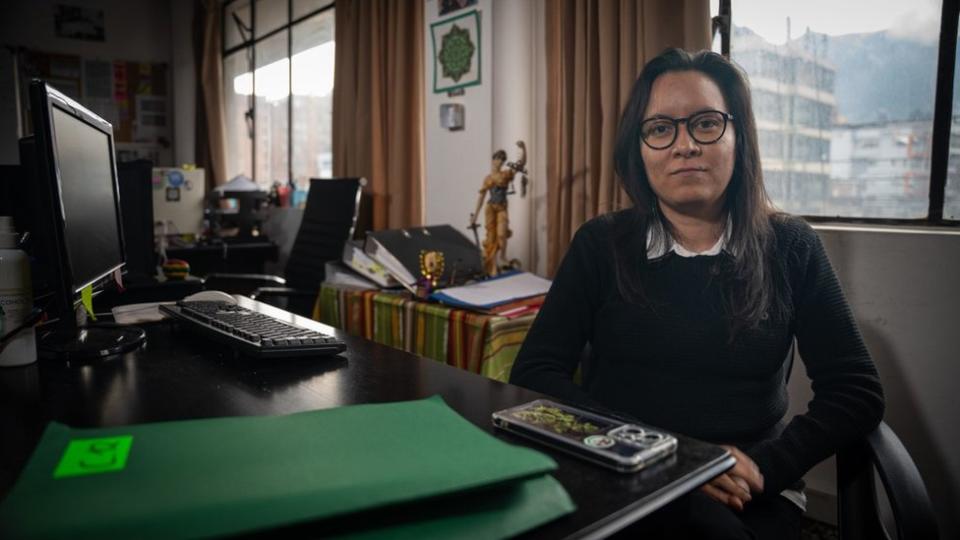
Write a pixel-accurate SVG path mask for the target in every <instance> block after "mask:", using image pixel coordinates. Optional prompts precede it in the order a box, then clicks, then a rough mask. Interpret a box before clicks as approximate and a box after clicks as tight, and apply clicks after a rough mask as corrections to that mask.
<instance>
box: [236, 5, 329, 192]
mask: <svg viewBox="0 0 960 540" xmlns="http://www.w3.org/2000/svg"><path fill="white" fill-rule="evenodd" d="M222 9H223V25H224V27H223V73H224V93H225V95H224V104H225V110H226V115H227V121H226V123H227V140H226V147H227V177H228V178H233V177H235V176H237V175H244V176H247V177H250V178H251V179H252V180H254V181H255V182H257V183H258V184H259V185H260V186H261V187H263V188H269V187H270V186H271V185H272V184H273V183H274V182H280V183H287V182H288V181H292V182H293V183H295V184H296V185H297V186H298V187H300V188H302V189H307V188H308V187H309V179H310V178H316V177H330V176H332V175H333V165H332V155H333V153H332V139H331V129H332V112H333V62H334V12H333V0H228V1H226V2H224V3H223V8H222Z"/></svg>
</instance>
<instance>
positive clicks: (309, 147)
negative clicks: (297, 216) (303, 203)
mask: <svg viewBox="0 0 960 540" xmlns="http://www.w3.org/2000/svg"><path fill="white" fill-rule="evenodd" d="M333 20H334V17H333V11H325V12H323V13H320V14H319V15H315V16H313V17H311V18H309V19H307V20H305V21H303V22H300V23H298V24H296V25H294V27H293V57H292V58H293V79H292V83H293V110H294V114H293V118H292V119H291V121H292V122H293V177H294V181H295V182H296V183H297V186H298V187H300V188H302V189H308V187H309V180H310V178H330V177H331V176H333V146H332V142H331V127H332V125H333V118H332V115H333V58H334V54H333V53H334V42H333V24H334V23H333Z"/></svg>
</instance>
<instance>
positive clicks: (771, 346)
mask: <svg viewBox="0 0 960 540" xmlns="http://www.w3.org/2000/svg"><path fill="white" fill-rule="evenodd" d="M618 219H626V214H624V213H623V212H621V213H618V214H611V215H607V216H602V217H600V218H597V219H594V220H592V221H590V222H588V223H586V224H584V225H583V226H582V227H581V228H580V230H579V231H578V232H577V234H576V236H575V237H574V239H573V241H572V243H571V244H570V248H569V250H568V251H567V254H566V256H565V257H564V259H563V262H562V263H561V265H560V268H559V269H558V271H557V274H556V278H555V279H554V281H553V286H552V287H551V288H550V292H549V294H548V295H547V298H546V301H545V302H544V305H543V307H542V308H541V310H540V313H539V315H538V316H537V319H536V321H535V322H534V324H533V327H532V328H531V329H530V332H529V334H528V335H527V338H526V341H524V343H523V346H522V348H521V349H520V353H519V355H518V356H517V359H516V362H515V363H514V366H513V372H512V373H511V376H510V382H512V383H514V384H518V385H520V386H524V387H527V388H530V389H532V390H537V391H539V392H543V393H546V394H550V395H553V396H556V397H558V398H560V399H563V400H566V401H570V402H580V403H585V404H592V405H599V406H602V407H604V408H608V409H613V410H617V411H623V412H625V413H628V414H631V415H633V416H635V417H637V418H639V419H641V420H642V421H644V422H646V423H649V424H652V425H655V426H659V427H662V428H665V429H668V430H671V431H675V432H678V433H683V434H686V435H689V436H692V437H696V438H699V439H703V440H706V441H711V442H715V443H725V444H733V445H735V446H737V447H738V448H740V449H741V450H743V451H744V452H746V453H747V455H749V456H750V457H751V458H752V459H753V460H754V461H755V462H756V463H757V465H758V466H759V467H760V471H761V472H762V473H763V475H764V481H765V489H764V492H765V494H776V493H779V492H780V491H781V490H783V489H784V488H787V487H790V486H792V485H794V484H795V483H796V482H797V481H798V480H799V479H800V478H801V477H802V476H803V474H804V473H805V472H806V471H807V470H809V469H810V467H812V466H813V465H815V464H816V463H818V462H819V461H821V460H823V459H824V458H826V457H828V456H830V455H831V454H833V453H835V452H836V451H837V450H838V449H839V448H841V447H842V446H843V445H845V444H847V443H848V442H850V441H852V440H854V439H856V438H858V437H862V436H863V435H864V434H866V433H867V432H869V431H870V430H872V429H873V428H874V427H875V426H876V425H877V423H878V422H879V421H880V419H881V418H882V416H883V407H884V405H883V391H882V388H881V386H880V380H879V377H878V375H877V371H876V368H875V367H874V365H873V361H872V360H871V358H870V354H869V352H868V351H867V349H866V347H865V346H864V343H863V339H862V338H861V337H860V332H859V331H858V330H857V326H856V322H855V321H854V318H853V314H852V313H851V311H850V308H849V306H848V305H847V302H846V300H845V299H844V296H843V292H842V291H841V289H840V283H839V281H838V280H837V277H836V275H835V274H834V272H833V269H832V268H831V266H830V261H829V260H828V259H827V255H826V253H825V252H824V249H823V246H822V245H821V243H820V239H819V238H818V237H817V235H816V233H815V232H814V231H813V230H812V229H811V228H810V226H809V225H807V224H806V223H805V222H804V221H802V220H800V219H797V218H783V217H777V218H773V225H774V231H775V236H776V247H775V252H776V260H777V261H778V265H779V268H778V270H779V272H781V275H782V276H783V277H784V279H782V280H780V281H781V282H782V285H781V286H780V294H781V295H782V298H784V300H785V304H786V308H787V314H786V317H780V318H778V319H779V320H774V318H770V319H769V320H766V321H764V322H763V323H762V324H761V325H760V326H759V327H758V328H751V329H746V330H741V331H740V332H738V333H737V334H736V338H735V339H733V340H732V341H731V340H730V333H729V329H728V328H729V324H728V322H727V319H726V318H725V315H724V312H725V310H724V307H723V306H724V303H723V301H722V297H723V296H722V294H723V287H724V285H723V284H724V279H723V273H722V271H718V269H719V268H723V267H724V265H723V264H720V263H722V262H723V261H722V258H723V257H730V256H731V255H729V254H728V253H726V252H723V253H721V254H719V255H715V256H697V257H690V258H685V257H680V256H678V255H676V254H674V253H673V252H668V254H667V255H666V256H665V257H663V258H661V259H656V260H654V261H650V262H647V263H646V264H645V268H643V271H642V272H640V273H639V276H640V279H641V283H642V286H643V289H644V291H645V294H646V297H647V300H646V301H645V302H642V303H630V302H627V301H625V300H624V298H623V296H622V295H621V294H620V293H619V290H618V287H617V281H616V276H615V268H614V251H613V250H614V245H613V244H614V240H613V238H614V235H613V227H614V223H613V222H614V221H615V220H618ZM618 248H619V249H621V250H622V249H625V248H624V246H618ZM650 306H654V307H653V308H651V307H650ZM794 337H796V340H797V344H798V346H799V353H800V357H801V358H802V359H803V362H804V364H805V366H806V369H807V374H808V375H809V377H810V379H811V380H812V382H813V391H814V398H813V400H812V401H811V402H810V403H809V410H808V411H807V412H806V414H803V415H799V416H797V417H795V418H794V419H793V420H791V421H790V423H789V424H787V425H784V423H783V417H784V415H785V413H786V411H787V390H786V378H787V376H788V375H789V372H788V370H789V362H788V361H787V359H788V358H789V356H788V352H789V351H790V346H791V343H792V342H793V339H794ZM587 343H589V344H590V346H591V348H592V354H591V356H590V359H589V360H587V361H586V362H585V363H584V365H583V366H582V375H583V384H582V386H580V385H577V384H575V383H574V373H575V372H576V370H577V367H578V366H579V364H580V360H581V352H582V351H583V349H584V345H585V344H587Z"/></svg>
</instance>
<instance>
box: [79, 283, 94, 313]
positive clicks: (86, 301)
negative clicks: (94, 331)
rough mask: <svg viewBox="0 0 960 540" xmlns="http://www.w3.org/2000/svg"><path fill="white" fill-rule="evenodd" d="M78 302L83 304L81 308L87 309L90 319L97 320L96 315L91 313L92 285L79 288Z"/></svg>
mask: <svg viewBox="0 0 960 540" xmlns="http://www.w3.org/2000/svg"><path fill="white" fill-rule="evenodd" d="M80 303H82V304H83V309H85V310H87V315H90V318H91V319H93V320H97V316H96V315H94V314H93V285H87V286H86V287H84V288H82V289H80Z"/></svg>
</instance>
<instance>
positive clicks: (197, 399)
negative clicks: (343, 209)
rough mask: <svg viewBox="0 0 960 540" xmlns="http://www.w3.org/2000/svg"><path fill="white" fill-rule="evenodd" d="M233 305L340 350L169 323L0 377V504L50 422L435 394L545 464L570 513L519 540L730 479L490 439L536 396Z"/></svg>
mask: <svg viewBox="0 0 960 540" xmlns="http://www.w3.org/2000/svg"><path fill="white" fill-rule="evenodd" d="M241 305H244V306H245V307H249V308H251V309H256V310H259V311H262V312H264V313H267V314H272V315H275V316H282V317H284V318H285V319H287V320H290V321H293V322H295V323H296V324H299V325H302V326H304V327H307V328H312V329H315V330H320V331H323V332H328V333H333V334H335V335H337V337H339V338H341V339H343V340H344V341H345V342H346V344H347V351H346V352H345V353H344V354H342V355H340V356H336V357H332V358H320V359H317V360H316V361H304V360H296V361H269V362H266V361H255V360H252V359H246V358H243V357H235V356H234V355H233V354H232V352H231V351H229V350H224V348H223V347H221V346H219V345H217V344H215V343H213V342H210V341H207V340H204V339H202V338H199V337H196V336H195V335H193V334H191V333H189V332H187V331H186V330H182V329H179V328H178V327H177V326H176V325H175V324H173V323H171V322H169V321H166V322H161V323H154V324H151V325H145V326H144V329H145V330H146V331H147V339H148V342H147V346H146V347H145V348H144V349H142V350H138V351H134V352H131V353H127V354H126V355H124V356H122V357H118V358H114V359H111V360H108V361H104V362H99V363H96V364H91V365H67V364H64V363H62V362H56V361H41V362H39V363H34V364H31V365H28V366H22V367H17V368H4V369H0V441H3V446H2V451H0V497H2V496H4V495H5V494H6V493H7V492H8V491H9V490H10V488H11V487H12V485H13V482H14V480H15V479H16V476H17V475H18V474H19V471H20V470H21V469H22V468H23V466H24V465H25V464H26V461H27V459H28V458H29V456H30V454H31V452H32V451H33V448H34V447H35V446H36V443H37V441H38V440H39V438H40V435H41V434H42V432H43V430H44V429H45V427H46V425H47V423H48V422H49V421H51V420H56V421H58V422H62V423H65V424H68V425H70V426H74V427H106V426H120V425H128V424H135V423H144V422H160V421H166V420H183V419H190V418H210V417H218V416H242V415H276V414H288V413H294V412H299V411H307V410H315V409H326V408H331V407H340V406H344V405H353V404H360V403H374V402H387V401H402V400H413V399H421V398H425V397H429V396H432V395H437V394H439V395H440V396H442V397H443V399H444V400H445V401H446V402H447V404H448V405H450V407H452V408H453V409H454V410H456V411H457V412H458V413H459V414H460V415H461V416H463V417H464V418H466V419H467V420H469V421H470V422H472V423H474V424H475V425H477V426H478V427H480V428H481V429H483V430H485V431H487V432H488V433H490V434H492V435H493V436H495V437H498V438H502V439H504V440H506V441H508V442H510V443H512V444H519V445H523V446H529V447H531V448H534V449H536V450H539V451H541V452H544V453H546V454H549V455H550V456H551V457H553V458H554V459H555V460H556V461H557V463H558V465H559V468H558V469H557V470H556V471H555V472H554V473H553V475H554V477H555V478H556V479H557V480H558V481H560V483H561V484H562V485H563V487H564V488H565V489H566V490H567V492H568V493H569V494H570V496H571V498H572V499H573V500H574V502H575V503H576V504H577V510H576V512H574V513H572V514H568V515H566V516H564V517H562V518H560V519H557V520H555V521H553V522H551V523H548V524H546V525H544V526H542V527H539V528H537V529H534V530H532V531H530V532H528V533H526V534H525V535H523V538H537V539H539V538H544V539H547V538H549V539H555V538H600V537H603V536H606V535H609V534H612V533H613V532H616V531H617V530H619V529H621V528H623V527H625V526H627V525H629V524H630V523H632V522H635V521H637V520H639V519H641V518H642V517H644V516H646V515H647V514H649V513H651V512H653V511H654V510H656V509H657V508H660V507H661V506H663V505H665V504H667V503H668V502H670V501H672V500H674V499H676V498H677V497H679V496H681V495H683V494H685V493H687V492H689V491H691V490H693V489H696V488H697V487H698V486H700V485H701V484H703V483H705V482H706V481H708V480H709V479H710V478H713V477H714V476H716V475H718V474H720V473H722V472H723V471H725V470H727V469H729V468H730V467H732V466H733V464H734V458H733V457H732V456H731V455H730V454H729V453H728V452H727V451H726V450H724V449H722V448H720V447H718V446H715V445H712V444H707V443H703V442H700V441H697V440H694V439H691V438H689V437H684V436H682V435H678V436H677V438H678V439H679V445H678V449H677V453H676V454H675V455H674V456H673V457H671V458H668V459H666V460H664V461H662V462H660V463H657V464H655V465H652V466H651V467H649V468H648V469H646V470H644V471H641V472H638V473H633V474H621V473H617V472H614V471H609V470H606V469H604V468H601V467H599V466H596V465H593V464H591V463H588V462H586V461H583V460H581V459H578V458H575V457H572V456H568V455H567V454H564V453H561V452H559V451H556V450H553V449H551V448H546V447H543V446H540V445H536V444H535V443H532V442H529V441H527V440H525V439H522V438H520V437H516V436H513V435H511V434H507V433H502V432H499V431H497V430H495V429H494V428H493V426H492V424H491V421H490V414H491V413H492V412H493V411H496V410H500V409H505V408H507V407H511V406H514V405H518V404H521V403H525V402H527V401H531V400H533V399H537V398H540V397H544V396H543V395H541V394H538V393H536V392H531V391H529V390H526V389H523V388H520V387H517V386H513V385H509V384H504V383H500V382H497V381H493V380H490V379H488V378H486V377H482V376H480V375H476V374H473V373H470V372H468V371H465V370H462V369H457V368H454V367H451V366H447V365H444V364H440V363H438V362H436V361H433V360H429V359H426V358H422V357H419V356H415V355H413V354H409V353H406V352H403V351H400V350H397V349H393V348H390V347H386V346H383V345H380V344H377V343H374V342H372V341H369V340H366V339H362V338H358V337H353V336H350V335H348V334H346V333H345V332H342V331H339V330H335V329H333V328H331V327H329V326H327V325H324V324H320V323H318V322H316V321H312V320H310V319H307V318H304V317H299V316H296V315H293V314H290V313H287V312H285V311H282V310H279V309H277V308H274V307H272V306H268V305H266V304H262V303H259V302H256V301H254V300H250V299H247V298H241Z"/></svg>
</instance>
